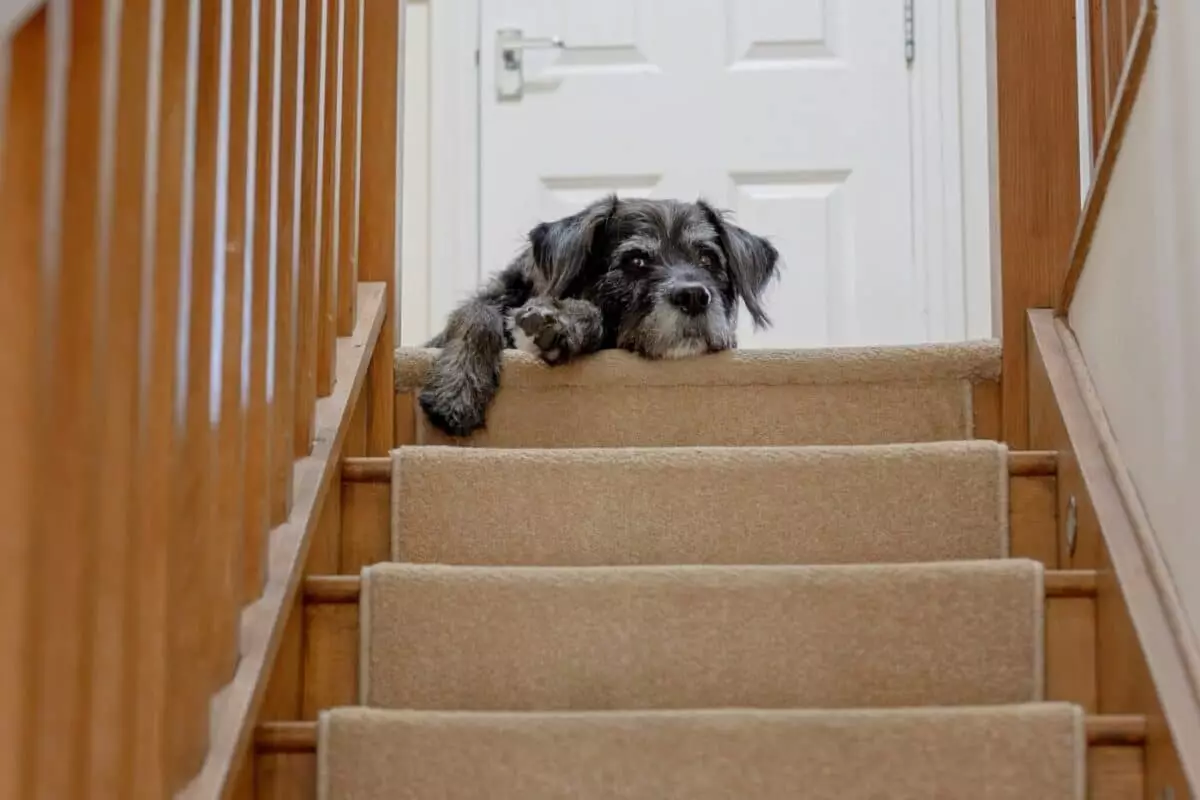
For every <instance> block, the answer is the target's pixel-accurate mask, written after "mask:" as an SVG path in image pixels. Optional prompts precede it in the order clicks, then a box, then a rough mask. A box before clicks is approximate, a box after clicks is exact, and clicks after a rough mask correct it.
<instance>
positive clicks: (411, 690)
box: [360, 559, 1043, 711]
mask: <svg viewBox="0 0 1200 800" xmlns="http://www.w3.org/2000/svg"><path fill="white" fill-rule="evenodd" d="M1042 611H1043V573H1042V567H1041V565H1040V564H1039V563H1037V562H1033V561H1026V560H1023V559H1012V560H1008V559H1005V560H993V561H971V562H945V563H938V564H908V565H856V566H808V567H796V566H791V567H788V566H750V567H719V566H670V567H454V566H441V565H409V564H378V565H375V566H372V567H368V568H367V569H365V570H364V571H363V579H362V597H361V600H360V614H361V617H360V619H361V630H362V648H363V649H362V653H361V654H360V669H361V678H360V692H361V702H362V704H363V705H368V706H376V707H384V708H412V709H428V710H437V709H446V710H479V711H489V710H509V711H521V710H544V711H554V710H605V709H625V710H632V709H654V708H659V709H669V708H709V707H754V708H796V707H816V708H850V707H855V708H864V707H903V706H925V705H951V706H953V705H985V704H992V703H1013V702H1028V701H1036V700H1041V699H1043V697H1042V690H1043V642H1042Z"/></svg>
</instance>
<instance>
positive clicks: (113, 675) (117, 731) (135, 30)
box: [0, 0, 150, 797]
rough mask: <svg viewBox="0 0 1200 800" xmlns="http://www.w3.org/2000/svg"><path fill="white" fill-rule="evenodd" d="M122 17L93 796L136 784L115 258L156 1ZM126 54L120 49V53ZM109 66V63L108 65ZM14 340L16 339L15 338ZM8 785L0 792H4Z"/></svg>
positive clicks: (128, 237)
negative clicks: (132, 755)
mask: <svg viewBox="0 0 1200 800" xmlns="http://www.w3.org/2000/svg"><path fill="white" fill-rule="evenodd" d="M107 13H109V14H115V13H119V14H120V25H119V26H114V28H110V30H111V31H112V34H111V36H112V38H111V39H110V38H107V37H105V39H104V48H105V59H106V62H105V68H104V69H105V76H106V77H105V82H106V83H107V82H108V81H109V80H111V82H112V83H111V84H110V85H112V86H113V87H114V89H115V96H114V95H109V97H110V98H112V99H111V101H110V102H112V103H113V106H111V107H108V108H107V109H106V111H107V112H108V113H110V114H111V115H112V116H111V117H110V118H109V122H108V123H107V124H104V125H102V131H101V141H100V159H101V163H102V164H108V165H110V170H108V171H103V170H102V172H101V179H100V180H101V183H100V187H99V189H100V193H101V197H105V196H107V197H108V198H109V202H108V208H107V211H106V213H104V214H103V216H102V219H101V225H102V239H101V243H100V247H101V259H102V263H103V264H104V267H103V268H104V271H105V273H106V274H107V297H106V298H105V299H104V300H103V301H102V302H103V303H104V305H103V306H102V310H101V329H100V332H99V334H98V340H97V346H98V347H99V348H100V351H101V352H102V353H106V354H107V357H106V359H105V363H104V369H103V372H104V375H103V388H102V389H101V393H100V397H99V398H98V400H97V403H98V409H97V412H98V413H99V414H100V416H101V419H102V431H101V436H102V438H101V441H100V443H99V447H100V452H101V453H102V454H103V459H104V466H103V469H101V470H100V474H99V477H98V479H97V481H98V482H97V494H98V497H99V501H98V503H99V504H98V507H97V510H96V519H95V539H94V543H93V547H94V548H95V549H94V551H93V553H94V557H93V561H92V570H93V573H94V577H93V580H94V581H95V584H94V586H95V590H96V593H95V597H94V601H93V606H92V633H91V647H92V655H91V670H92V682H93V690H92V692H91V708H90V712H89V717H90V725H91V730H90V732H89V737H88V739H89V745H88V746H89V749H88V767H87V773H86V780H87V784H88V787H89V791H90V793H91V796H93V797H124V796H128V795H129V792H130V791H131V789H132V787H131V774H130V773H131V770H132V763H131V761H130V751H131V748H132V731H131V728H132V724H133V709H134V705H135V703H136V700H137V693H136V687H135V686H134V683H133V671H134V669H135V664H134V663H133V658H132V654H131V653H130V651H129V648H128V644H129V642H130V633H131V628H132V626H131V624H130V623H131V615H132V614H133V607H132V606H133V600H134V596H133V592H132V591H131V587H132V585H133V584H134V582H135V580H134V576H133V574H132V573H131V572H130V571H129V568H130V566H131V563H132V557H133V553H132V544H133V542H132V535H133V513H134V485H133V470H134V442H135V441H136V438H137V431H138V418H137V389H138V379H139V365H138V358H137V352H138V339H139V337H140V335H141V317H140V315H139V310H140V307H141V302H142V286H141V280H140V275H139V274H138V269H137V268H136V266H135V267H133V268H128V267H127V268H118V269H113V265H138V264H140V263H141V260H142V257H141V248H142V235H143V219H144V217H143V211H144V203H143V197H142V192H143V191H144V185H145V175H146V153H147V149H146V113H147V106H146V95H147V86H146V75H145V72H146V64H147V60H148V58H149V53H148V45H149V23H150V4H149V2H148V0H125V2H123V3H120V4H113V5H110V6H109V7H108V9H107ZM118 54H119V59H117V55H118ZM110 70H111V72H110ZM10 341H11V340H10ZM2 794H3V793H2V792H0V795H2Z"/></svg>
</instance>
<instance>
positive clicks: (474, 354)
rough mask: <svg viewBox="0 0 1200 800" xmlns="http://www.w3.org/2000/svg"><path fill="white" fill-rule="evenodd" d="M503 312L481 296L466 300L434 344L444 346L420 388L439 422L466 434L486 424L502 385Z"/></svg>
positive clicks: (424, 404)
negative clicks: (488, 409)
mask: <svg viewBox="0 0 1200 800" xmlns="http://www.w3.org/2000/svg"><path fill="white" fill-rule="evenodd" d="M504 344H505V341H504V314H503V313H502V312H501V310H500V307H499V306H497V305H496V304H494V303H491V302H488V301H487V300H485V299H482V298H475V299H472V300H468V301H467V302H465V303H463V304H462V305H461V306H459V307H458V308H457V309H455V310H454V312H453V313H452V314H451V315H450V319H449V320H448V321H447V323H446V328H445V330H444V331H442V333H440V334H439V335H438V336H437V337H435V339H434V340H433V341H432V342H430V346H435V347H441V348H442V352H441V353H439V354H438V357H437V359H436V360H435V361H434V362H433V366H432V367H431V369H430V371H429V375H428V376H427V378H426V380H425V387H424V388H423V389H422V391H421V396H420V402H421V408H423V409H424V410H425V414H426V415H427V416H428V417H429V421H430V422H432V423H433V425H434V426H435V427H437V428H438V429H440V430H442V431H444V432H445V433H448V434H450V435H451V436H467V435H469V434H471V433H473V432H474V431H476V430H478V429H480V428H482V427H484V417H485V414H486V412H487V408H488V406H489V405H491V402H492V398H494V397H495V396H496V390H497V389H498V388H499V387H500V361H501V357H502V356H503V353H504Z"/></svg>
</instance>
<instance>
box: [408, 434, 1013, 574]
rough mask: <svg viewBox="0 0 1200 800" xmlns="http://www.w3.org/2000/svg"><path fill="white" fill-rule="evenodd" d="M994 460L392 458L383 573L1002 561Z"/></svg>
mask: <svg viewBox="0 0 1200 800" xmlns="http://www.w3.org/2000/svg"><path fill="white" fill-rule="evenodd" d="M1007 455H1008V451H1007V449H1006V448H1005V447H1004V446H1003V445H999V444H996V443H995V442H989V441H974V442H935V443H930V444H917V445H878V446H867V447H758V448H649V449H625V448H614V449H604V448H596V449H549V450H507V449H490V448H463V447H405V448H400V449H399V450H397V451H395V452H394V453H393V468H394V471H395V472H394V476H393V481H392V486H393V498H392V509H393V524H392V531H393V558H394V559H395V560H397V561H411V562H421V563H446V564H511V565H566V566H588V565H622V564H835V563H842V564H848V563H861V562H913V561H940V560H950V559H984V558H1001V557H1004V556H1006V555H1007V545H1008V463H1007Z"/></svg>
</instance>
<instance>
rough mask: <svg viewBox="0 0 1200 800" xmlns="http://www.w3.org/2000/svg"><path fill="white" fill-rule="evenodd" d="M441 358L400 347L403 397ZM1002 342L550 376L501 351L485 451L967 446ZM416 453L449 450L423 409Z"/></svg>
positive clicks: (760, 354)
mask: <svg viewBox="0 0 1200 800" xmlns="http://www.w3.org/2000/svg"><path fill="white" fill-rule="evenodd" d="M437 352H438V351H436V350H430V349H411V348H400V349H398V350H397V351H396V389H397V391H398V392H401V393H404V394H406V395H410V396H411V397H410V402H415V401H414V400H413V399H412V398H415V395H416V394H417V393H418V392H419V391H420V387H421V385H422V384H423V382H424V380H425V375H426V373H427V371H428V369H429V366H430V364H432V363H433V359H434V357H435V356H436V355H437ZM999 375H1000V345H999V342H996V341H982V342H965V343H956V344H929V345H917V346H907V347H835V348H824V349H813V350H735V351H730V352H724V353H717V354H713V355H706V356H701V357H698V358H690V359H682V360H678V361H653V362H652V361H648V360H646V359H643V358H640V357H638V356H634V355H631V354H629V353H625V352H623V351H604V352H601V353H597V354H594V355H591V356H588V357H586V358H583V359H580V360H579V361H578V362H575V363H573V364H569V365H565V366H561V367H553V368H552V367H548V366H546V365H545V364H543V363H542V362H541V361H539V360H537V359H536V358H534V357H533V356H530V355H528V354H526V353H521V352H518V351H506V353H505V358H504V365H503V369H502V372H501V389H500V392H499V394H498V395H497V397H496V400H495V402H494V403H493V405H492V407H491V408H490V409H489V411H488V423H487V430H486V431H481V432H479V433H476V434H475V435H474V436H473V437H471V438H470V439H469V440H468V441H469V443H471V444H474V445H479V446H487V447H622V446H645V447H663V446H679V445H799V444H876V443H890V442H924V441H938V440H950V439H970V438H973V408H972V394H973V387H974V385H975V384H977V383H979V382H981V381H995V380H997V379H998V378H999ZM415 417H416V425H417V431H416V436H417V443H419V444H446V443H452V442H453V441H454V440H451V439H449V438H448V437H445V436H444V435H442V434H441V433H440V432H439V431H437V430H436V429H433V428H432V427H431V426H430V425H429V424H428V421H427V420H426V419H425V416H424V414H423V412H422V411H421V409H420V407H419V406H416V407H415Z"/></svg>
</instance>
